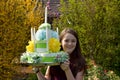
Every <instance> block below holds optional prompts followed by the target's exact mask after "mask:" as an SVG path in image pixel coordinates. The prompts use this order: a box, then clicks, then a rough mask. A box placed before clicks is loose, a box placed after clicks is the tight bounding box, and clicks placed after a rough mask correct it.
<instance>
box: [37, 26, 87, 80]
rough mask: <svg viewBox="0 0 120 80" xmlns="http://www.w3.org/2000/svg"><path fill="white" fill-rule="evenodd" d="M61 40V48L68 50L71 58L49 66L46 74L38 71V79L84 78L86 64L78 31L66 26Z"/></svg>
mask: <svg viewBox="0 0 120 80" xmlns="http://www.w3.org/2000/svg"><path fill="white" fill-rule="evenodd" d="M60 42H61V50H64V51H65V52H67V53H68V54H69V57H70V59H69V60H66V61H65V62H64V63H62V64H61V65H58V66H48V68H47V70H46V74H45V76H43V75H42V74H41V73H40V72H38V73H37V76H38V79H40V80H83V76H84V72H85V69H86V65H85V59H84V57H83V56H82V54H81V49H80V44H79V39H78V35H77V33H76V32H75V31H74V30H73V29H69V28H65V29H64V30H63V31H62V32H61V34H60Z"/></svg>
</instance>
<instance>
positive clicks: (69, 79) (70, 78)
mask: <svg viewBox="0 0 120 80" xmlns="http://www.w3.org/2000/svg"><path fill="white" fill-rule="evenodd" d="M65 74H66V77H67V80H83V71H81V72H78V73H77V75H76V77H75V78H74V76H73V74H72V72H71V70H70V69H68V70H66V71H65Z"/></svg>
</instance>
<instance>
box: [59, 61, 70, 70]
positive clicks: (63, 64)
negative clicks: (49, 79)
mask: <svg viewBox="0 0 120 80" xmlns="http://www.w3.org/2000/svg"><path fill="white" fill-rule="evenodd" d="M69 65H70V61H69V60H66V61H65V62H64V63H61V65H60V67H61V69H62V70H63V71H67V70H69V69H70V67H69Z"/></svg>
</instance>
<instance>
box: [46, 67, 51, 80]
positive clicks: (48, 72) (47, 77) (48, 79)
mask: <svg viewBox="0 0 120 80" xmlns="http://www.w3.org/2000/svg"><path fill="white" fill-rule="evenodd" d="M45 78H46V79H47V80H51V76H50V66H48V67H47V70H46V73H45Z"/></svg>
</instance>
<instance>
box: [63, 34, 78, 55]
mask: <svg viewBox="0 0 120 80" xmlns="http://www.w3.org/2000/svg"><path fill="white" fill-rule="evenodd" d="M76 43H77V39H76V38H75V36H74V35H72V34H70V33H66V34H65V35H64V36H63V39H62V41H61V44H62V47H63V50H64V51H65V52H67V53H68V54H71V53H72V52H73V51H74V49H75V47H76Z"/></svg>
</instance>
